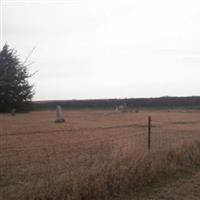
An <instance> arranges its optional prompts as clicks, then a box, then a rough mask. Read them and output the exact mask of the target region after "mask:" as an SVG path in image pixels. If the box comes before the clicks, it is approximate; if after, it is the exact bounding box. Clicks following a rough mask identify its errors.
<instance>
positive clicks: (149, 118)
mask: <svg viewBox="0 0 200 200" xmlns="http://www.w3.org/2000/svg"><path fill="white" fill-rule="evenodd" d="M150 149H151V116H149V117H148V150H150Z"/></svg>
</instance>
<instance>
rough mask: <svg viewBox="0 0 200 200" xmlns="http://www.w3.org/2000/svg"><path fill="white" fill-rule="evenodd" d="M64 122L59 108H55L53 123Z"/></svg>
mask: <svg viewBox="0 0 200 200" xmlns="http://www.w3.org/2000/svg"><path fill="white" fill-rule="evenodd" d="M63 122H65V119H64V116H63V113H62V108H61V106H57V110H56V120H55V123H63Z"/></svg>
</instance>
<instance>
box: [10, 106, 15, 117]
mask: <svg viewBox="0 0 200 200" xmlns="http://www.w3.org/2000/svg"><path fill="white" fill-rule="evenodd" d="M15 114H16V109H15V108H13V109H12V110H11V115H12V116H15Z"/></svg>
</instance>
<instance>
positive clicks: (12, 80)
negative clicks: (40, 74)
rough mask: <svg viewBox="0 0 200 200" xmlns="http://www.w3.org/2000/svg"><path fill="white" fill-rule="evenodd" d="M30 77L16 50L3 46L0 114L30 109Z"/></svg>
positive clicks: (0, 75)
mask: <svg viewBox="0 0 200 200" xmlns="http://www.w3.org/2000/svg"><path fill="white" fill-rule="evenodd" d="M31 76H32V75H31V74H29V73H28V70H27V66H26V65H25V64H24V63H22V62H21V61H20V59H19V56H18V55H17V52H16V50H15V49H10V48H9V46H8V45H7V44H5V45H4V46H3V49H2V50H1V51H0V112H11V110H12V109H16V110H17V111H18V112H21V111H28V110H30V109H31V100H32V97H33V95H34V92H33V85H31V84H29V82H28V78H30V77H31Z"/></svg>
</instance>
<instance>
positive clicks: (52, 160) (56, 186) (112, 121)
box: [0, 110, 200, 200]
mask: <svg viewBox="0 0 200 200" xmlns="http://www.w3.org/2000/svg"><path fill="white" fill-rule="evenodd" d="M149 115H151V117H152V138H151V139H152V144H151V151H150V152H149V151H148V148H147V137H148V136H147V119H148V116H149ZM64 116H65V120H66V122H65V123H60V124H56V123H54V119H55V112H53V111H41V112H32V113H28V114H17V115H16V116H10V115H8V114H1V115H0V199H3V200H10V199H13V200H14V199H20V200H25V199H26V200H29V199H30V200H31V199H34V200H36V199H37V200H47V199H48V200H53V199H55V200H62V199H66V200H86V199H101V200H102V199H114V198H120V197H119V196H120V195H123V193H124V192H126V191H129V190H132V189H134V188H137V187H139V186H141V185H145V184H148V183H150V182H151V181H153V180H154V179H155V178H159V176H161V175H162V174H168V173H173V172H174V171H176V170H177V168H180V166H187V165H193V164H195V163H197V162H199V161H200V159H199V155H200V145H199V143H194V142H197V141H200V131H199V130H200V111H195V110H163V111H156V110H143V111H140V112H139V113H135V112H127V113H120V112H115V111H112V110H81V111H64Z"/></svg>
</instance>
